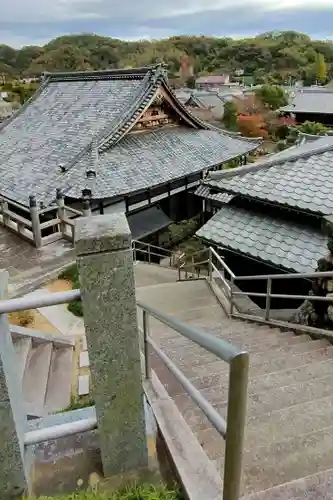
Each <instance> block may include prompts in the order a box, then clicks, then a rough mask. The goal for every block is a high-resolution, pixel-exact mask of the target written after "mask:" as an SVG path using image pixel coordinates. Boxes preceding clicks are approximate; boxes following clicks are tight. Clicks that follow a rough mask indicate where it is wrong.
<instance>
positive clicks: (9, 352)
mask: <svg viewBox="0 0 333 500" xmlns="http://www.w3.org/2000/svg"><path fill="white" fill-rule="evenodd" d="M7 283H8V273H7V272H6V271H1V272H0V300H2V299H4V298H6V290H7ZM27 425H28V424H27V419H26V413H25V408H24V404H23V395H22V386H21V384H20V381H19V378H18V374H17V362H16V360H15V352H14V347H13V343H12V338H11V333H10V329H9V324H8V318H7V315H6V314H0V443H1V444H0V491H1V495H0V496H1V499H2V500H9V499H10V500H13V499H14V498H17V499H19V498H22V494H23V493H24V491H25V490H26V489H27V488H28V487H29V472H30V470H29V463H25V453H24V432H25V429H26V428H27ZM28 489H29V488H28Z"/></svg>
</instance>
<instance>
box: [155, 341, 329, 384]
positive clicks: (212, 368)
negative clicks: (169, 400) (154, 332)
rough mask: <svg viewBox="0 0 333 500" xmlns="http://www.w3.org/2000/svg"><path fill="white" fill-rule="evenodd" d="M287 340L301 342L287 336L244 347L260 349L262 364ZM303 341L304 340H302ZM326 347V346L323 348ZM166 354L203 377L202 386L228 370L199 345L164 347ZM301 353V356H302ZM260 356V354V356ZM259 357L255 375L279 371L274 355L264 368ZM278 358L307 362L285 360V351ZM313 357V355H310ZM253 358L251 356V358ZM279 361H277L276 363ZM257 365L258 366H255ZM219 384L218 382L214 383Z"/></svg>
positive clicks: (193, 374) (185, 369)
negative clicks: (267, 355) (268, 354)
mask: <svg viewBox="0 0 333 500" xmlns="http://www.w3.org/2000/svg"><path fill="white" fill-rule="evenodd" d="M283 340H284V341H285V344H287V345H288V344H289V345H295V344H297V343H298V342H300V339H299V337H293V338H291V339H289V338H286V339H275V340H274V344H273V345H272V344H271V343H270V342H268V343H265V344H255V345H254V346H253V345H252V346H249V345H248V344H247V343H246V342H245V344H246V345H244V346H243V348H244V349H247V350H248V351H249V352H250V356H251V353H252V352H253V351H260V352H261V356H262V362H261V363H262V364H264V360H265V352H269V353H271V352H273V350H274V348H275V345H276V344H277V346H278V347H279V346H280V345H281V343H282V342H283ZM301 342H302V341H301ZM322 349H326V348H322ZM163 351H164V352H165V354H167V355H168V356H169V357H170V358H171V359H172V360H173V361H174V363H175V364H176V365H177V366H178V367H179V368H180V369H181V370H182V371H183V372H184V374H185V375H186V376H187V377H190V378H191V379H192V378H196V379H197V378H200V379H202V382H200V387H208V386H210V385H211V384H212V376H213V378H214V377H215V375H216V374H221V373H225V372H227V371H228V365H227V364H226V363H224V362H223V361H220V360H218V358H217V357H216V356H214V355H213V354H210V353H207V351H205V350H204V349H201V348H197V347H195V348H194V347H192V346H188V347H187V346H184V347H182V348H181V349H163ZM301 356H302V355H301V354H300V355H299V358H301ZM303 356H304V357H306V353H305V354H303ZM258 357H259V356H258ZM258 357H257V362H256V364H255V365H254V367H253V368H251V369H252V370H253V371H252V373H253V375H252V376H253V377H254V376H259V375H260V371H261V375H262V374H263V373H264V372H267V373H270V372H274V371H278V370H277V367H276V366H275V367H274V357H275V356H274V357H273V359H271V361H269V362H268V363H267V364H265V365H264V366H263V367H262V368H260V367H259V366H258V365H259V364H260V361H258ZM277 357H278V358H279V357H280V358H283V359H281V362H280V364H281V365H283V363H285V365H287V364H288V362H289V364H290V365H293V363H294V365H295V364H296V365H302V364H306V362H302V361H301V360H298V358H295V359H294V360H290V361H284V359H286V356H285V355H284V353H282V356H277ZM309 357H311V356H309ZM250 359H251V358H250ZM250 363H251V361H250ZM269 363H272V366H273V367H272V369H270V365H269ZM276 364H277V363H275V365H276ZM255 366H256V367H257V368H255ZM255 370H257V371H258V372H259V373H258V375H256V373H255ZM214 385H217V384H214Z"/></svg>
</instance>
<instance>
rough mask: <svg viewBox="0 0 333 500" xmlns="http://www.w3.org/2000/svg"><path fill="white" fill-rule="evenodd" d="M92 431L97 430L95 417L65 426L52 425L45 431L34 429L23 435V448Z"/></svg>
mask: <svg viewBox="0 0 333 500" xmlns="http://www.w3.org/2000/svg"><path fill="white" fill-rule="evenodd" d="M94 429H97V418H96V417H92V418H86V419H82V420H76V421H75V422H66V423H65V424H59V425H54V426H52V427H46V428H45V429H36V430H34V431H28V432H26V433H25V434H24V446H31V445H36V444H39V443H43V442H45V441H49V440H51V439H58V438H63V437H68V436H73V435H74V434H78V433H81V432H87V431H92V430H94Z"/></svg>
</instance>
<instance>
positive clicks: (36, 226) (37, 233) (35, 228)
mask: <svg viewBox="0 0 333 500" xmlns="http://www.w3.org/2000/svg"><path fill="white" fill-rule="evenodd" d="M29 206H30V217H31V224H32V234H33V236H34V242H35V247H36V248H40V247H41V246H42V232H41V229H40V221H39V213H38V207H37V201H36V197H35V196H29Z"/></svg>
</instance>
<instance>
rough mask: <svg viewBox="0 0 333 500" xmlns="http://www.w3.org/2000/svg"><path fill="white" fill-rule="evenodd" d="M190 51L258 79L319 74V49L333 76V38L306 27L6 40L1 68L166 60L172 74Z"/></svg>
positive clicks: (200, 61) (215, 66)
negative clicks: (224, 34) (149, 37)
mask: <svg viewBox="0 0 333 500" xmlns="http://www.w3.org/2000/svg"><path fill="white" fill-rule="evenodd" d="M184 54H187V55H188V56H189V58H190V60H191V62H192V64H193V67H194V71H195V73H196V74H214V73H220V74H221V73H232V72H233V71H234V70H239V69H241V70H244V72H245V74H246V75H253V76H254V77H255V81H256V82H258V83H259V82H260V81H264V80H266V81H267V80H268V81H271V82H274V81H275V82H279V81H285V80H286V79H288V78H297V79H300V78H302V79H304V80H305V81H307V80H310V81H311V80H313V78H315V75H316V64H318V54H320V57H321V58H322V59H323V58H324V59H325V61H326V65H327V70H328V75H327V76H328V78H329V79H332V78H333V42H329V41H320V40H312V39H311V38H310V37H309V36H307V35H304V34H302V33H297V32H292V31H286V32H281V33H276V32H270V33H265V34H262V35H259V36H257V37H255V38H248V39H242V40H233V39H230V38H213V37H201V36H200V37H197V36H191V37H188V36H176V37H172V38H168V39H163V40H154V41H138V42H126V41H122V40H118V39H114V38H107V37H102V36H98V35H90V34H83V35H72V36H62V37H59V38H56V39H55V40H52V41H51V42H50V43H48V44H47V45H45V46H44V47H35V46H31V47H24V48H22V49H20V50H15V49H13V48H11V47H8V46H6V45H0V74H4V75H6V76H12V77H16V76H34V75H36V76H37V75H39V74H41V73H42V72H43V71H60V70H62V71H63V70H89V69H104V68H124V67H135V66H145V65H149V64H152V63H155V62H159V61H164V62H165V63H166V64H167V65H168V68H169V72H170V75H171V76H176V75H177V74H178V72H179V67H180V59H181V56H183V55H184Z"/></svg>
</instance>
